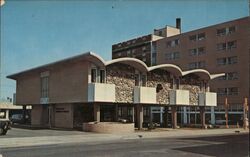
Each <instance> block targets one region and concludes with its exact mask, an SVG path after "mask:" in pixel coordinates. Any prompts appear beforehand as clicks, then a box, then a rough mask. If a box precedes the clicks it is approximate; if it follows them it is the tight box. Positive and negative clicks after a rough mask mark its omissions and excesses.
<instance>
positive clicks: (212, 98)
mask: <svg viewBox="0 0 250 157" xmlns="http://www.w3.org/2000/svg"><path fill="white" fill-rule="evenodd" d="M199 106H217V95H216V93H212V92H206V93H199Z"/></svg>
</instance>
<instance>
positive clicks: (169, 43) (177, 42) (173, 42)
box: [166, 39, 180, 47]
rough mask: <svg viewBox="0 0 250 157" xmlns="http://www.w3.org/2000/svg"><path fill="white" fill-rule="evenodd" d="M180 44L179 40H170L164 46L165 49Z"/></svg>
mask: <svg viewBox="0 0 250 157" xmlns="http://www.w3.org/2000/svg"><path fill="white" fill-rule="evenodd" d="M179 44H180V40H179V39H175V40H172V41H168V42H167V43H166V46H167V47H175V46H178V45H179Z"/></svg>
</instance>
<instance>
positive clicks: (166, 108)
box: [163, 106, 168, 128]
mask: <svg viewBox="0 0 250 157" xmlns="http://www.w3.org/2000/svg"><path fill="white" fill-rule="evenodd" d="M163 122H164V127H165V128H167V127H168V107H167V106H165V107H164V114H163Z"/></svg>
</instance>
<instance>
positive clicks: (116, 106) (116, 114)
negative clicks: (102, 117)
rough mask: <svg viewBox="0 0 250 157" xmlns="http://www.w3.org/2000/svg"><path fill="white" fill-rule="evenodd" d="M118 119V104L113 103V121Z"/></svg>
mask: <svg viewBox="0 0 250 157" xmlns="http://www.w3.org/2000/svg"><path fill="white" fill-rule="evenodd" d="M117 121H118V104H115V122H117Z"/></svg>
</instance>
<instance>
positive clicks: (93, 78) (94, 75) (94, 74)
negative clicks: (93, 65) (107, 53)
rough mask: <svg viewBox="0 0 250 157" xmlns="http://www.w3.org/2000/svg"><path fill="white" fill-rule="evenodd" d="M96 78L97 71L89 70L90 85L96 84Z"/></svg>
mask: <svg viewBox="0 0 250 157" xmlns="http://www.w3.org/2000/svg"><path fill="white" fill-rule="evenodd" d="M96 76H97V70H96V69H91V82H92V83H95V82H96Z"/></svg>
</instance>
